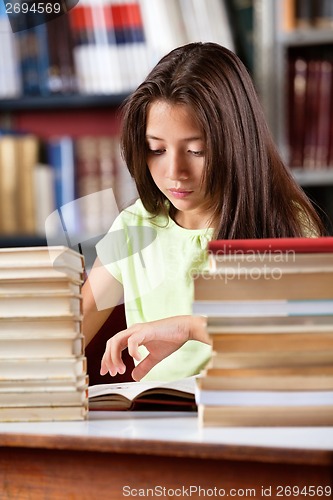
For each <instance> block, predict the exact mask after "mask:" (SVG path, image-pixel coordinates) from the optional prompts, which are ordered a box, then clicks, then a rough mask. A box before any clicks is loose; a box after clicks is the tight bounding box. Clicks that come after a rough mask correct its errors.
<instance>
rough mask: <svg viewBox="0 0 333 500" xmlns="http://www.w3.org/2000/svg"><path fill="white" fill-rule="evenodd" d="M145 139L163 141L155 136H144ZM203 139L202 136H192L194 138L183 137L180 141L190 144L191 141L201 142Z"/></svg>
mask: <svg viewBox="0 0 333 500" xmlns="http://www.w3.org/2000/svg"><path fill="white" fill-rule="evenodd" d="M146 139H152V140H153V141H164V139H162V138H161V137H156V136H155V135H150V134H147V135H146ZM202 140H203V137H202V136H194V137H185V138H184V139H181V141H183V142H191V141H202Z"/></svg>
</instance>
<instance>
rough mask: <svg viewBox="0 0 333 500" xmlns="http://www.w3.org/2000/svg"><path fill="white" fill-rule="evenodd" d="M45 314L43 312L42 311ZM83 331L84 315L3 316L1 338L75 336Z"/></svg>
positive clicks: (0, 319)
mask: <svg viewBox="0 0 333 500" xmlns="http://www.w3.org/2000/svg"><path fill="white" fill-rule="evenodd" d="M42 314H43V313H42ZM81 333H82V317H81V316H74V315H71V314H68V315H67V316H60V315H59V316H41V315H38V316H35V317H33V316H31V317H29V316H24V315H22V316H4V315H3V316H1V317H0V339H2V338H4V339H5V338H8V337H9V338H11V339H17V338H22V337H24V338H25V339H29V338H31V339H36V338H37V339H39V338H43V339H46V338H75V337H77V336H78V335H80V334H81Z"/></svg>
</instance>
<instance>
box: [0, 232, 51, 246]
mask: <svg viewBox="0 0 333 500" xmlns="http://www.w3.org/2000/svg"><path fill="white" fill-rule="evenodd" d="M46 244H47V242H46V238H45V237H43V236H35V235H31V236H22V235H13V236H1V237H0V248H14V247H43V246H45V245H46Z"/></svg>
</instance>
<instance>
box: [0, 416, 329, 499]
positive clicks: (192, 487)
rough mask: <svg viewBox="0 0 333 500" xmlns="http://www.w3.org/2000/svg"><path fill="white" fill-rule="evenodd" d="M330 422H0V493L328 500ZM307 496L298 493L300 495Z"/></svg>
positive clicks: (97, 419) (182, 419) (40, 496)
mask: <svg viewBox="0 0 333 500" xmlns="http://www.w3.org/2000/svg"><path fill="white" fill-rule="evenodd" d="M332 487H333V428H217V429H216V428H211V429H209V428H205V429H200V428H199V427H198V423H197V418H196V414H193V413H192V414H184V413H148V412H147V413H146V412H141V413H140V412H136V413H135V412H113V413H105V412H90V415H89V419H88V420H87V421H83V422H39V423H33V422H28V423H0V499H1V500H6V499H9V498H10V499H15V500H20V499H32V500H35V499H36V500H40V499H45V500H49V499H50V500H53V499H59V500H60V499H61V500H66V499H67V498H68V499H76V498H77V499H87V500H91V499H92V500H94V499H95V498H96V499H103V498H106V499H123V498H126V497H129V498H134V497H162V498H172V497H177V496H178V497H181V498H187V497H192V498H202V497H208V496H209V497H213V498H221V497H222V496H231V497H234V498H241V497H242V498H244V497H256V498H264V497H266V496H270V498H297V497H298V498H303V499H304V498H331V497H332V494H331V491H332ZM301 492H302V493H301Z"/></svg>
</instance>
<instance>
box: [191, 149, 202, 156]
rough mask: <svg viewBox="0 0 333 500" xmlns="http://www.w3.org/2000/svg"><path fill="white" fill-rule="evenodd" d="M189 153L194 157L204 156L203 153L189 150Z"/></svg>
mask: <svg viewBox="0 0 333 500" xmlns="http://www.w3.org/2000/svg"><path fill="white" fill-rule="evenodd" d="M189 153H191V154H192V155H194V156H204V154H205V152H204V151H191V150H189Z"/></svg>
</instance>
